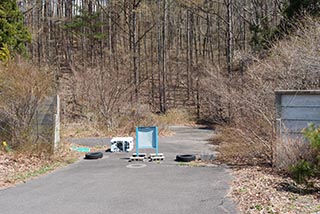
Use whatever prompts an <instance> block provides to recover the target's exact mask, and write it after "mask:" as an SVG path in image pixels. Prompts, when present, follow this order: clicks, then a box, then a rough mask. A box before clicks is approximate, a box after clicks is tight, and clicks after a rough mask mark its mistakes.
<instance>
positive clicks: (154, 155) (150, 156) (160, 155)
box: [149, 153, 163, 158]
mask: <svg viewBox="0 0 320 214" xmlns="http://www.w3.org/2000/svg"><path fill="white" fill-rule="evenodd" d="M152 157H163V153H158V155H157V154H156V153H150V155H149V158H152Z"/></svg>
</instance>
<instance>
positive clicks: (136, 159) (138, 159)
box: [130, 156, 146, 161]
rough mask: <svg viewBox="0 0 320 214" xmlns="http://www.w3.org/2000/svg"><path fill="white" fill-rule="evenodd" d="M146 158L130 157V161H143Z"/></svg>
mask: <svg viewBox="0 0 320 214" xmlns="http://www.w3.org/2000/svg"><path fill="white" fill-rule="evenodd" d="M145 159H146V158H145V157H134V156H131V157H130V161H144V160H145Z"/></svg>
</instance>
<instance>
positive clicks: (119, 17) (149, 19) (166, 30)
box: [19, 0, 284, 118]
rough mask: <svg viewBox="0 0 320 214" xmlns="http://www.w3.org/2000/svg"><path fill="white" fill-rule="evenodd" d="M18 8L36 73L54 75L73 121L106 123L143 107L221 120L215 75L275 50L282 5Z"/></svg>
mask: <svg viewBox="0 0 320 214" xmlns="http://www.w3.org/2000/svg"><path fill="white" fill-rule="evenodd" d="M19 7H20V8H21V10H22V12H23V14H24V16H25V24H26V25H27V26H28V27H29V29H30V31H31V34H32V38H33V39H32V43H31V44H30V45H28V48H29V55H30V57H31V59H32V60H33V62H34V63H37V64H38V65H39V66H42V65H50V66H52V68H54V69H55V78H56V81H57V84H59V87H58V89H59V91H60V93H61V94H62V95H63V96H64V97H65V101H66V102H64V109H65V111H66V112H67V115H69V116H72V117H75V116H79V117H88V115H86V114H87V113H88V111H89V112H90V111H91V110H90V109H92V108H93V109H96V110H98V111H99V112H100V113H101V116H102V117H105V118H109V117H110V114H112V113H114V112H115V111H119V105H121V106H123V105H126V106H127V107H129V106H130V107H132V105H134V104H136V103H141V104H147V105H149V106H150V108H151V110H152V111H154V112H165V111H166V110H167V109H170V108H180V107H190V108H191V109H192V110H193V111H194V112H197V114H198V116H199V117H203V116H204V115H206V114H207V113H208V112H209V113H210V114H212V113H213V112H212V111H216V112H215V113H217V114H221V111H224V109H222V107H221V108H216V109H211V107H210V102H213V100H211V99H212V97H210V96H211V95H210V94H208V91H207V90H206V88H207V85H205V84H203V81H204V80H206V79H207V78H208V68H210V70H212V68H215V69H214V70H216V71H215V72H218V73H219V74H221V75H229V76H230V75H241V73H242V72H243V71H244V70H245V69H246V66H247V65H248V64H249V63H250V58H248V57H247V56H248V55H251V54H252V53H256V54H261V50H263V49H264V48H266V47H267V46H268V42H269V39H270V37H269V34H272V33H273V31H274V29H275V28H276V27H277V26H278V24H279V23H280V20H281V18H282V16H281V14H280V12H281V8H283V7H284V5H283V2H281V1H274V0H272V1H271V0H270V1H269V0H267V1H262V0H241V1H232V0H218V1H210V0H73V1H69V0H50V1H45V0H40V1H39V0H38V1H36V0H34V1H19ZM210 72H211V71H210ZM214 99H215V100H214V101H215V102H219V97H215V98H214ZM93 103H95V104H93ZM92 105H95V106H92ZM216 107H217V106H216ZM202 114H203V115H202ZM220 116H221V115H220ZM226 116H227V115H225V112H224V113H223V117H226Z"/></svg>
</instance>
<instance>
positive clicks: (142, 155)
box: [132, 153, 147, 157]
mask: <svg viewBox="0 0 320 214" xmlns="http://www.w3.org/2000/svg"><path fill="white" fill-rule="evenodd" d="M132 157H137V153H133V154H132ZM139 157H147V154H146V153H139Z"/></svg>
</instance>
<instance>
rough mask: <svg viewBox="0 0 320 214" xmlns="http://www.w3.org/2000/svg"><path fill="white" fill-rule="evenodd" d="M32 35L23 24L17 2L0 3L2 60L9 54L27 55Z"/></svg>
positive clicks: (5, 1)
mask: <svg viewBox="0 0 320 214" xmlns="http://www.w3.org/2000/svg"><path fill="white" fill-rule="evenodd" d="M30 40H31V35H30V33H29V32H28V30H27V28H26V26H25V25H24V23H23V15H22V13H21V12H20V10H19V7H18V5H17V2H16V0H1V1H0V60H1V58H2V60H3V59H4V58H5V57H8V56H6V55H8V53H11V54H14V53H18V54H22V55H24V54H26V47H25V44H26V42H29V41H30ZM1 56H2V57H1Z"/></svg>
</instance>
